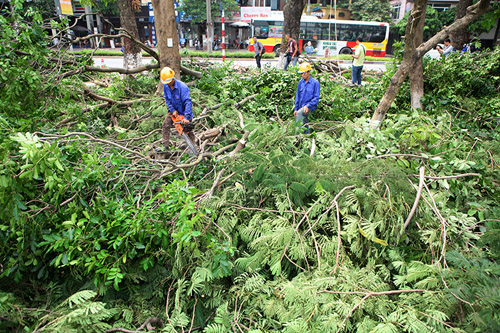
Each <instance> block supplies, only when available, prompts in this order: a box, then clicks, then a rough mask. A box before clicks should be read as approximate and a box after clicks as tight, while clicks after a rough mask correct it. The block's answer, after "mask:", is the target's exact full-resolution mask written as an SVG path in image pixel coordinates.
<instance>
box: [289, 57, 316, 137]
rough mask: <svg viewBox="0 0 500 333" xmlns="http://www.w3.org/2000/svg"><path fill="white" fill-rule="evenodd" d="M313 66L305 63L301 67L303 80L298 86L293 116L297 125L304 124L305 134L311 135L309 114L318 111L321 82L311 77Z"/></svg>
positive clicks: (300, 71)
mask: <svg viewBox="0 0 500 333" xmlns="http://www.w3.org/2000/svg"><path fill="white" fill-rule="evenodd" d="M311 69H312V68H311V65H310V64H309V63H307V62H303V63H302V64H300V66H299V73H300V76H301V77H302V79H301V80H300V82H299V85H298V86H297V93H296V94H295V105H294V111H293V115H294V116H295V120H296V121H297V123H300V122H302V123H303V124H304V127H305V129H304V133H305V134H309V126H308V125H307V123H308V122H309V113H310V112H313V111H314V110H316V108H317V107H318V102H319V91H320V87H319V82H318V80H316V79H315V78H313V77H312V76H311Z"/></svg>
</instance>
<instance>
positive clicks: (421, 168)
mask: <svg viewBox="0 0 500 333" xmlns="http://www.w3.org/2000/svg"><path fill="white" fill-rule="evenodd" d="M424 171H425V168H424V167H423V166H422V167H420V181H419V183H418V190H417V196H416V198H415V202H414V203H413V207H412V208H411V211H410V214H409V215H408V217H407V218H406V221H405V224H404V225H403V230H402V231H401V234H403V233H404V232H405V230H406V228H407V227H408V224H410V221H411V218H412V217H413V214H415V211H416V210H417V206H418V201H419V200H420V196H421V195H422V188H423V187H424V177H425V176H424Z"/></svg>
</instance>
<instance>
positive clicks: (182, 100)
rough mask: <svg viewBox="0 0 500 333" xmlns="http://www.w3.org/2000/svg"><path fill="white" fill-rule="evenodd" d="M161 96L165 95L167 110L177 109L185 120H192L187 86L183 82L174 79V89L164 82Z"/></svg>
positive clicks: (191, 107)
mask: <svg viewBox="0 0 500 333" xmlns="http://www.w3.org/2000/svg"><path fill="white" fill-rule="evenodd" d="M163 96H165V103H167V106H168V112H174V111H177V112H178V113H179V114H180V115H183V116H184V118H186V119H187V120H189V121H191V120H193V103H192V102H191V97H189V88H188V86H187V85H186V84H185V83H184V82H181V81H178V80H175V83H174V89H170V87H169V86H168V85H167V84H164V85H163Z"/></svg>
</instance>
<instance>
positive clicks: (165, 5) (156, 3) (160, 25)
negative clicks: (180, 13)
mask: <svg viewBox="0 0 500 333" xmlns="http://www.w3.org/2000/svg"><path fill="white" fill-rule="evenodd" d="M153 10H154V13H155V25H156V34H157V40H158V44H157V45H158V52H159V54H160V68H163V67H165V66H168V67H170V68H172V69H173V70H174V72H175V78H176V79H180V76H181V73H180V72H181V56H180V55H179V36H178V35H177V26H176V23H175V8H174V0H153Z"/></svg>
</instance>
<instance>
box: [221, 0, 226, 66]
mask: <svg viewBox="0 0 500 333" xmlns="http://www.w3.org/2000/svg"><path fill="white" fill-rule="evenodd" d="M220 11H221V16H222V62H226V45H225V44H226V38H225V25H224V9H223V8H222V2H221V3H220Z"/></svg>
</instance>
